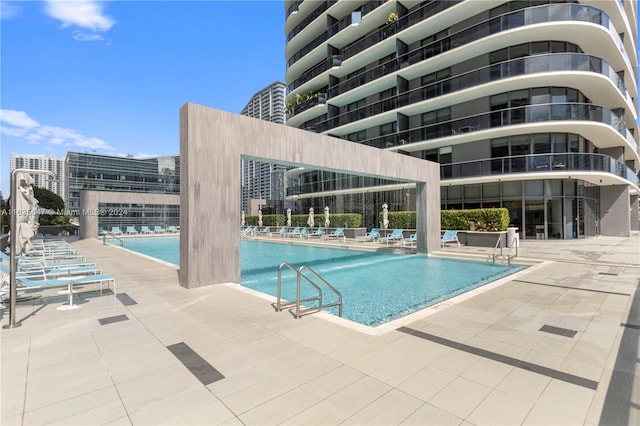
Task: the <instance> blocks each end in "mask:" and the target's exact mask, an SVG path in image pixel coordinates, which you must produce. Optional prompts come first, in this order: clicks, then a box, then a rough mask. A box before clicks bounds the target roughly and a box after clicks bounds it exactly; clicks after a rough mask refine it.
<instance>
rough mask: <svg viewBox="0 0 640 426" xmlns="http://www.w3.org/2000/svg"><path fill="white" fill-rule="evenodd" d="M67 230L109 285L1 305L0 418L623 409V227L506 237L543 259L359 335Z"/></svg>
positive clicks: (635, 240)
mask: <svg viewBox="0 0 640 426" xmlns="http://www.w3.org/2000/svg"><path fill="white" fill-rule="evenodd" d="M332 244H342V243H332ZM75 245H76V246H77V247H78V248H79V249H80V251H81V252H82V253H84V254H86V256H87V257H88V258H89V259H91V260H93V261H95V262H96V263H97V264H98V265H99V266H100V267H101V268H102V269H103V270H104V272H106V273H108V274H111V275H112V276H114V277H115V278H116V280H117V289H118V293H119V297H118V298H116V297H114V296H113V295H110V294H108V295H103V296H102V297H100V296H99V295H98V294H97V293H85V294H83V296H82V298H80V299H78V300H79V301H80V304H81V306H82V308H80V309H77V310H73V311H59V310H56V308H57V307H59V306H60V305H62V304H63V303H64V302H65V301H66V300H67V296H65V295H58V294H57V293H56V292H55V291H47V292H42V293H40V294H41V296H40V297H39V298H37V299H34V300H33V301H30V302H22V303H19V304H18V308H17V310H16V318H17V320H18V322H19V324H20V325H21V326H20V327H18V328H13V329H2V330H1V334H0V354H1V367H2V374H1V390H2V397H1V403H2V405H1V410H2V411H1V418H0V423H1V424H3V425H14V424H15V425H36V424H65V425H70V424H78V425H80V424H82V425H86V424H117V425H133V424H135V425H147V424H174V425H176V424H184V425H191V424H203V425H205V424H206V425H213V424H230V425H234V424H252V425H253V424H255V425H265V424H290V425H302V424H313V425H320V424H322V425H335V424H363V425H383V424H384V425H387V424H389V425H399V424H403V425H425V424H438V425H443V424H444V425H447V424H452V425H458V424H474V425H482V424H492V425H495V424H509V425H512V424H527V425H533V424H535V425H540V424H549V425H569V424H588V425H596V424H611V425H614V424H616V425H619V424H640V391H639V389H640V368H639V367H640V365H639V362H640V361H638V360H639V359H640V351H639V341H640V290H638V288H639V284H640V233H638V232H634V233H633V234H632V236H631V237H629V238H613V237H597V238H591V239H586V240H578V241H550V242H547V241H523V242H522V244H521V247H520V248H519V258H520V259H525V260H530V261H533V260H536V261H543V262H542V263H539V264H537V265H536V266H534V267H531V268H529V269H528V270H527V271H526V272H524V273H520V274H518V275H517V276H514V277H512V278H509V279H507V280H504V283H502V284H501V285H495V286H488V287H487V288H485V289H483V290H482V291H478V292H476V293H474V295H473V297H462V298H460V299H458V300H456V301H454V302H448V303H442V304H440V305H438V306H437V307H434V308H430V309H429V310H427V311H426V312H425V313H423V314H421V315H417V316H413V317H411V320H410V321H408V322H407V321H404V322H402V323H397V324H394V325H393V326H391V327H383V328H380V329H378V330H373V331H371V330H369V331H368V332H363V331H361V328H358V327H350V326H345V325H344V322H341V321H336V320H335V319H328V317H330V315H327V314H320V315H310V316H306V317H303V318H302V319H299V320H295V319H293V318H292V316H291V315H290V314H289V313H288V312H274V310H273V308H272V306H271V302H272V300H271V299H270V298H268V297H264V296H258V295H256V294H255V293H253V292H251V291H248V290H246V289H242V288H239V286H237V285H232V284H230V285H216V286H210V287H204V288H198V289H191V290H185V289H183V288H181V287H180V286H179V285H178V280H177V270H176V268H175V267H173V266H170V265H167V264H163V263H160V262H156V261H153V260H150V259H148V258H145V257H142V256H138V255H132V254H129V253H126V252H123V251H122V250H121V249H119V248H117V247H112V246H104V245H102V244H101V243H99V242H97V241H87V240H84V241H80V242H77V243H75ZM441 254H443V255H449V256H465V257H477V258H479V259H486V258H487V257H488V256H489V255H490V254H491V250H490V249H484V248H478V247H460V248H456V247H452V246H450V247H447V248H445V249H444V250H442V251H441ZM212 261H215V260H214V259H212ZM7 321H8V314H7V313H6V310H4V311H3V315H2V320H1V323H2V324H3V325H4V324H7Z"/></svg>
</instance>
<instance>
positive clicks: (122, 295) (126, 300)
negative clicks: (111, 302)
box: [116, 293, 138, 306]
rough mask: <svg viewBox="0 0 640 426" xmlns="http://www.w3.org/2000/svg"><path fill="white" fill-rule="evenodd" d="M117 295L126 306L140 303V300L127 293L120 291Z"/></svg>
mask: <svg viewBox="0 0 640 426" xmlns="http://www.w3.org/2000/svg"><path fill="white" fill-rule="evenodd" d="M116 297H117V298H118V300H119V301H120V302H121V303H122V304H123V305H124V306H131V305H137V304H138V302H136V301H135V300H133V299H132V298H131V296H129V295H128V294H127V293H118V294H117V295H116Z"/></svg>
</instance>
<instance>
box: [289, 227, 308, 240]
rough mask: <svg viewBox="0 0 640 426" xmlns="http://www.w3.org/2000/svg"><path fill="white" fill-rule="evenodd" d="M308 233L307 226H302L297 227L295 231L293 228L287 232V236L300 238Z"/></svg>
mask: <svg viewBox="0 0 640 426" xmlns="http://www.w3.org/2000/svg"><path fill="white" fill-rule="evenodd" d="M308 234H309V227H307V226H305V227H304V228H302V229H298V230H297V231H296V229H294V230H293V231H291V232H289V234H288V236H289V237H298V238H302V237H304V236H306V235H308Z"/></svg>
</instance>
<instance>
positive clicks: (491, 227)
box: [440, 208, 509, 232]
mask: <svg viewBox="0 0 640 426" xmlns="http://www.w3.org/2000/svg"><path fill="white" fill-rule="evenodd" d="M471 222H473V223H474V224H475V230H476V231H493V232H496V231H506V230H507V227H508V226H509V210H507V209H505V208H493V209H468V210H442V211H441V212H440V227H441V228H442V229H457V230H459V231H468V230H471Z"/></svg>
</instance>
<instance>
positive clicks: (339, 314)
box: [296, 265, 342, 318]
mask: <svg viewBox="0 0 640 426" xmlns="http://www.w3.org/2000/svg"><path fill="white" fill-rule="evenodd" d="M303 271H309V272H310V273H311V274H312V275H313V276H314V277H315V278H317V279H318V280H320V282H321V283H322V284H324V285H325V286H326V287H327V288H328V289H329V290H331V291H332V292H334V293H335V295H336V296H338V301H337V302H335V303H329V304H327V305H324V304H323V303H322V289H321V288H320V287H319V286H317V285H316V284H314V283H313V282H311V280H310V279H309V278H308V277H306V276H304V275H303V274H302V272H303ZM300 278H304V279H305V280H306V281H307V282H308V283H309V284H311V285H312V286H314V287H315V288H317V289H318V290H319V291H320V304H319V305H318V307H317V308H316V309H318V310H320V309H324V308H330V307H332V306H337V307H338V316H339V317H342V294H340V292H339V291H338V290H336V288H335V287H334V286H332V285H331V284H329V283H328V282H327V281H326V280H325V279H324V278H322V277H321V276H320V275H318V273H317V272H316V271H314V270H313V269H311V268H310V267H308V266H306V265H305V266H301V267H300V268H299V269H298V278H297V280H296V292H297V293H298V294H297V295H296V318H300V315H301V311H300V302H301V301H302V300H300ZM312 309H313V308H309V309H305V310H304V311H309V310H312Z"/></svg>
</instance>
